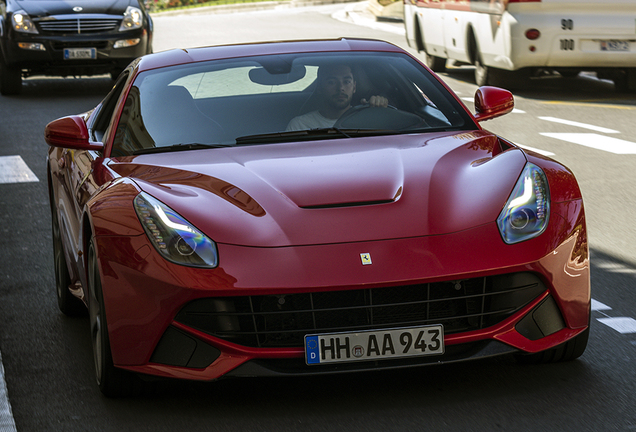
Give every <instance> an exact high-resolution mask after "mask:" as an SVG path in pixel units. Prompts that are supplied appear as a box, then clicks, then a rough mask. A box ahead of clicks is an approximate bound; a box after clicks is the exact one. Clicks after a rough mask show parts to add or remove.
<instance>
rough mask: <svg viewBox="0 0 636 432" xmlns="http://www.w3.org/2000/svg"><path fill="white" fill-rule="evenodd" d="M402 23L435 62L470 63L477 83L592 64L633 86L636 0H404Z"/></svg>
mask: <svg viewBox="0 0 636 432" xmlns="http://www.w3.org/2000/svg"><path fill="white" fill-rule="evenodd" d="M404 25H405V28H406V38H407V40H408V43H409V45H410V46H411V47H412V48H414V49H417V50H418V51H423V52H424V53H425V54H426V62H427V64H428V66H429V67H430V68H431V69H433V70H434V71H438V72H440V71H443V70H444V68H445V65H446V60H447V59H451V60H455V61H458V62H460V63H465V64H466V63H467V64H473V65H475V81H476V82H477V84H478V85H480V86H481V85H502V84H503V83H507V82H510V80H509V78H519V77H523V76H529V75H530V74H533V73H534V74H536V73H538V72H540V71H548V72H553V71H557V72H559V73H560V74H561V75H563V76H574V75H577V74H578V73H579V72H580V71H595V72H596V73H597V75H598V76H599V78H605V79H610V80H613V81H614V83H615V84H616V88H617V90H620V91H629V90H631V91H636V0H404Z"/></svg>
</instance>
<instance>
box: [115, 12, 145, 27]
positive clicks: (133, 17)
mask: <svg viewBox="0 0 636 432" xmlns="http://www.w3.org/2000/svg"><path fill="white" fill-rule="evenodd" d="M142 21H143V15H142V14H141V11H140V10H139V9H138V8H136V7H132V6H128V7H127V8H126V12H124V20H123V21H122V22H121V25H120V26H119V31H126V30H134V29H138V28H141V24H142Z"/></svg>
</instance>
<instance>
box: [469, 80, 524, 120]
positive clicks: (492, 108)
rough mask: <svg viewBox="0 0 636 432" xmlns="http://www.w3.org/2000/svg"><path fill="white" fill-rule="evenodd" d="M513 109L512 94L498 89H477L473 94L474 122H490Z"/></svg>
mask: <svg viewBox="0 0 636 432" xmlns="http://www.w3.org/2000/svg"><path fill="white" fill-rule="evenodd" d="M514 107H515V100H514V98H513V97H512V93H510V92H509V91H508V90H504V89H501V88H498V87H488V86H484V87H479V88H478V89H477V91H476V92H475V111H476V114H475V120H477V121H478V122H481V121H485V120H490V119H493V118H495V117H499V116H502V115H504V114H508V113H509V112H511V111H512V109H513V108H514Z"/></svg>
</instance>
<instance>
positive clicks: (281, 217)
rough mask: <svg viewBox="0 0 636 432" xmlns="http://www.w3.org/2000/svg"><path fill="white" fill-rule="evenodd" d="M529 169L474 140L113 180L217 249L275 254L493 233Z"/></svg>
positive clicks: (160, 158)
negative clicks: (282, 249)
mask: <svg viewBox="0 0 636 432" xmlns="http://www.w3.org/2000/svg"><path fill="white" fill-rule="evenodd" d="M525 163H526V158H525V155H524V153H523V152H522V151H521V150H519V149H516V148H512V149H509V150H507V151H504V152H502V151H501V147H500V144H499V142H498V138H497V137H496V136H494V135H492V134H490V133H488V132H485V131H474V132H468V133H466V132H464V133H461V134H453V133H446V134H442V135H440V134H435V135H426V134H419V135H399V136H384V137H372V138H357V139H342V140H331V141H318V142H305V143H291V144H271V145H259V146H247V147H234V148H227V149H214V150H202V151H187V152H179V153H160V154H152V155H143V156H137V157H134V158H130V159H129V160H128V161H126V162H114V163H111V168H113V169H114V170H115V171H116V172H118V173H119V174H120V175H122V176H123V177H128V178H131V179H133V180H134V181H135V182H136V183H137V184H138V185H139V187H140V188H141V189H143V190H144V191H146V192H147V193H149V194H151V195H153V196H154V197H156V198H158V199H159V200H161V201H163V202H164V203H165V204H167V205H168V206H170V207H171V208H172V209H173V210H176V211H177V212H178V213H179V214H181V215H182V216H183V217H185V218H186V219H187V220H188V221H189V222H190V223H192V224H193V225H194V226H196V227H197V228H198V229H200V230H202V231H203V232H204V233H206V234H207V235H208V236H209V237H210V238H212V239H213V240H215V241H216V242H218V243H227V244H236V245H245V246H259V247H279V246H294V245H316V244H329V243H341V242H359V241H374V240H383V239H395V238H407V237H416V236H426V235H440V234H447V233H451V232H458V231H462V230H466V229H469V228H472V227H475V226H479V225H482V224H487V223H492V222H494V221H495V220H496V218H497V216H498V215H499V213H500V212H501V210H502V208H503V206H504V204H505V203H506V201H507V199H508V197H509V195H510V193H511V191H512V189H513V187H514V185H515V182H516V180H517V178H518V177H519V175H520V173H521V171H522V169H523V167H524V165H525Z"/></svg>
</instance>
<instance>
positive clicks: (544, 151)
mask: <svg viewBox="0 0 636 432" xmlns="http://www.w3.org/2000/svg"><path fill="white" fill-rule="evenodd" d="M515 144H517V145H518V146H519V147H521V148H524V149H526V150H531V151H533V152H535V153H539V154H540V155H543V156H554V153H552V152H549V151H546V150H539V149H537V148H534V147H530V146H527V145H523V144H519V143H515Z"/></svg>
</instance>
